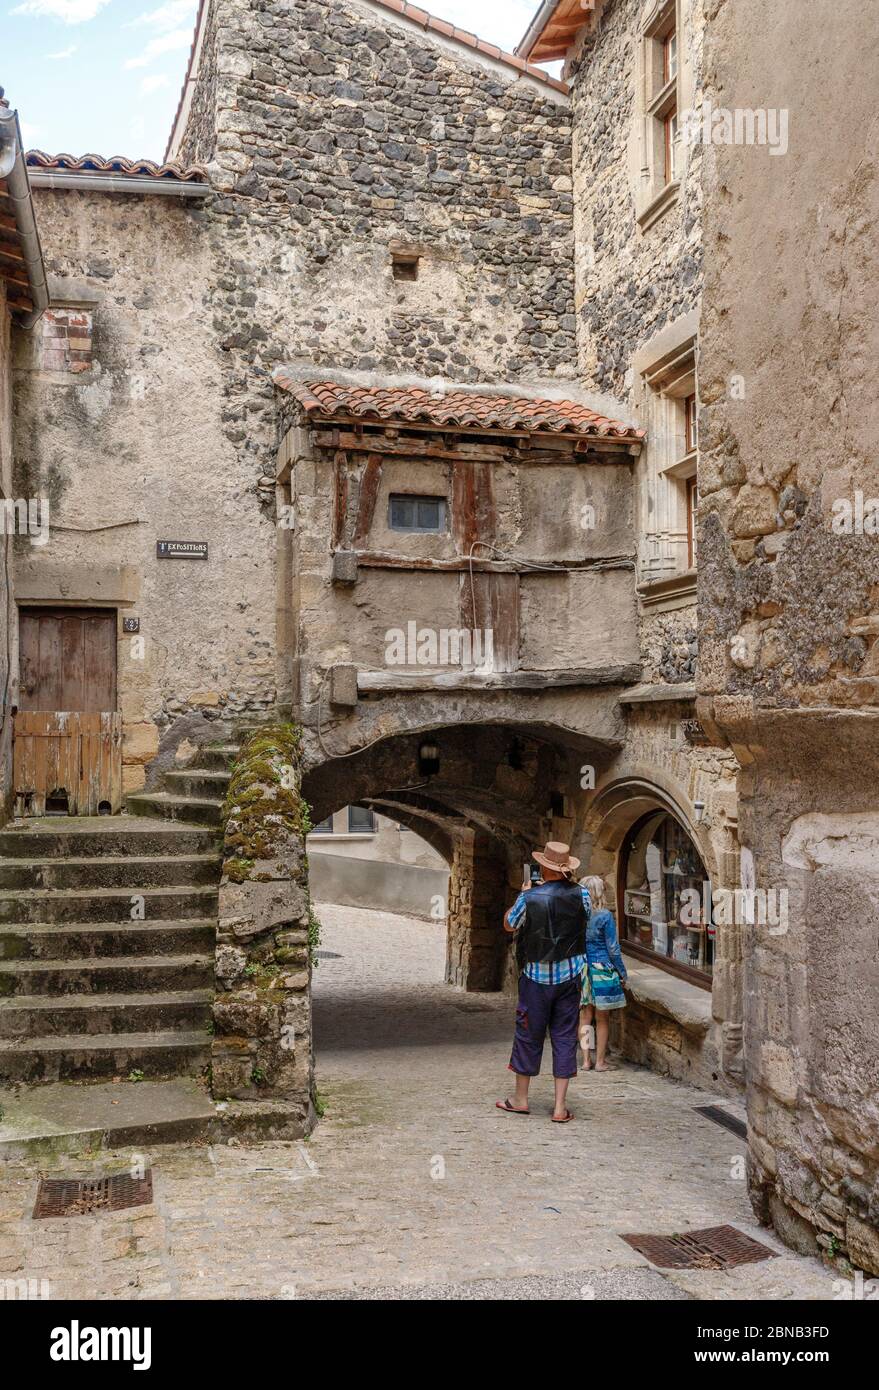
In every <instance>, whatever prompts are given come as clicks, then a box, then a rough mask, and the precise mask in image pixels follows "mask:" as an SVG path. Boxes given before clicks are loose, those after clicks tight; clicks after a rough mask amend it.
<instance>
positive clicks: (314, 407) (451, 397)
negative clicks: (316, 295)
mask: <svg viewBox="0 0 879 1390" xmlns="http://www.w3.org/2000/svg"><path fill="white" fill-rule="evenodd" d="M274 380H275V383H276V384H277V385H278V386H280V387H282V388H283V389H284V390H286V391H289V392H290V393H291V394H292V395H293V396H295V397H296V399H297V400H298V401H299V403H300V405H302V407H303V409H304V410H305V411H306V413H307V414H308V415H309V416H311V417H313V418H315V419H322V420H339V419H349V420H350V419H355V420H379V421H388V422H394V423H399V424H410V425H418V424H425V425H432V426H434V427H437V428H451V429H478V430H515V431H516V432H517V433H518V432H521V431H526V432H528V433H537V434H574V435H578V436H581V437H584V438H588V437H590V436H592V437H594V436H596V435H600V436H602V437H604V438H611V439H628V440H632V441H642V440H643V439H644V438H645V437H646V431H645V430H638V429H635V428H634V427H633V426H631V425H625V424H623V423H622V422H621V421H619V420H611V419H609V418H608V416H606V415H598V414H596V412H595V411H594V410H589V409H588V407H587V406H585V405H580V404H578V402H576V401H549V400H533V399H530V398H528V397H524V396H498V395H490V394H487V393H486V394H485V395H482V394H481V393H479V392H475V391H461V390H457V391H456V390H450V391H446V392H444V393H442V394H439V393H437V394H434V393H433V392H431V391H425V390H424V389H423V388H421V387H415V386H399V387H380V386H343V385H340V384H339V383H338V382H334V381H300V380H298V379H295V378H293V377H291V376H289V375H288V373H287V372H286V371H285V370H284V368H278V369H277V370H276V371H275V372H274Z"/></svg>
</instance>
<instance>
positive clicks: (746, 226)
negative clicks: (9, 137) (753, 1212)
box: [699, 0, 879, 1274]
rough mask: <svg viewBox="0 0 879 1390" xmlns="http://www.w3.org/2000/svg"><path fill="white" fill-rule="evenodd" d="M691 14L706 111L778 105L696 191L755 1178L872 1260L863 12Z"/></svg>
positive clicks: (716, 668)
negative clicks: (746, 902)
mask: <svg viewBox="0 0 879 1390" xmlns="http://www.w3.org/2000/svg"><path fill="white" fill-rule="evenodd" d="M709 9H710V16H711V27H710V31H709V59H708V70H709V71H710V73H711V77H712V82H713V90H712V98H713V101H714V103H715V105H717V106H719V107H728V108H732V107H734V106H736V105H742V106H747V107H749V108H761V107H762V108H771V109H776V110H783V111H786V112H787V113H788V121H789V142H790V143H789V152H788V153H787V154H786V155H785V156H784V157H783V158H782V157H778V156H776V157H773V156H771V155H770V154H769V152H768V151H767V149H766V148H765V147H764V148H759V147H754V148H749V147H742V146H735V145H732V146H722V147H717V148H713V149H711V150H710V151H708V154H709V155H710V166H709V168H710V177H709V178H708V179H707V180H706V211H707V219H706V252H707V262H706V263H707V265H708V267H709V271H708V277H707V282H706V297H705V309H704V312H703V344H702V358H701V363H700V385H701V396H702V404H703V419H704V423H705V433H704V435H703V453H702V467H701V470H700V472H701V483H702V487H701V491H702V505H701V518H700V627H701V655H700V668H699V683H700V690H701V693H702V700H701V709H702V713H703V722H704V723H705V724H706V727H710V728H712V730H713V733H714V736H716V738H717V739H718V740H721V739H726V740H727V742H728V743H729V744H730V745H731V746H732V747H734V748H735V749H736V750H737V752H738V754H739V757H740V760H741V762H742V765H743V768H742V774H741V777H740V794H741V836H742V841H743V844H744V845H745V847H746V849H745V851H743V853H745V854H746V855H747V856H749V857H750V859H751V860H752V863H753V876H754V879H755V882H756V884H757V886H758V887H760V888H762V889H765V890H767V891H768V890H771V889H772V890H776V891H777V892H778V893H785V894H786V895H787V896H788V899H789V911H788V920H787V922H786V924H785V925H784V927H783V929H773V928H772V927H771V926H769V925H767V923H765V922H761V921H759V920H758V921H757V922H756V923H755V925H754V927H753V929H752V930H750V931H748V932H747V933H746V935H745V971H746V995H745V997H746V1015H745V1039H746V1058H747V1067H748V1075H749V1102H748V1103H749V1118H750V1125H751V1135H752V1170H751V1183H752V1193H753V1199H754V1203H755V1207H756V1209H757V1210H758V1211H759V1213H760V1214H761V1216H763V1217H764V1218H771V1219H772V1220H773V1221H774V1223H775V1225H776V1227H777V1229H778V1230H779V1231H780V1233H781V1234H782V1235H784V1236H785V1238H786V1239H788V1240H789V1241H791V1243H793V1244H796V1245H797V1246H799V1247H800V1248H802V1249H815V1248H816V1240H817V1242H818V1244H820V1245H821V1246H823V1247H824V1248H825V1249H826V1250H837V1251H838V1250H844V1251H847V1253H848V1257H849V1259H850V1260H851V1262H852V1263H853V1264H855V1265H857V1266H860V1267H861V1268H863V1269H865V1270H868V1271H870V1272H871V1273H874V1274H875V1273H877V1272H879V1146H877V1135H879V1110H877V1100H876V1098H877V1095H879V1071H877V1067H879V1034H877V1023H876V1020H877V1018H879V973H877V958H876V911H877V903H879V833H877V817H879V797H877V770H879V764H877V756H876V749H877V746H879V721H877V715H876V705H877V679H879V675H877V673H879V665H877V657H879V646H877V635H879V609H877V595H879V550H877V544H879V542H877V538H876V534H875V530H874V528H873V525H872V524H867V522H866V520H865V513H868V512H869V510H870V508H869V507H868V505H867V504H868V502H869V499H871V498H879V468H877V457H879V454H877V442H879V416H877V409H876V389H875V370H874V364H875V361H876V357H877V349H879V328H877V323H879V317H877V314H876V312H875V301H876V283H877V268H879V241H877V237H876V226H877V222H879V184H877V180H876V176H875V169H876V161H877V156H879V145H877V127H876V122H875V112H874V110H873V102H872V95H871V91H870V83H869V82H868V81H866V80H860V76H859V75H861V74H864V76H865V75H866V74H865V62H864V55H865V54H868V53H873V52H875V51H876V46H877V43H879V13H877V11H876V10H875V8H874V7H867V8H865V7H864V6H863V5H861V4H859V3H857V0H842V3H841V4H839V5H838V6H837V7H836V9H835V11H834V22H833V44H832V45H830V46H828V44H827V42H826V39H827V34H826V30H825V26H824V23H823V17H822V16H820V15H819V14H818V13H817V12H816V11H814V10H810V9H808V8H804V7H802V6H797V7H791V6H787V7H779V8H777V9H776V11H775V12H774V15H773V41H772V43H771V44H755V43H754V42H753V35H754V33H755V32H756V31H757V26H758V25H760V24H762V23H764V22H765V12H764V9H763V7H762V6H761V5H759V4H758V3H756V0H741V2H740V3H738V4H736V5H730V4H726V5H723V4H720V3H717V2H716V0H715V2H714V3H712V5H711V6H710V7H709ZM819 50H820V51H821V52H822V54H823V57H824V61H823V65H822V77H821V81H820V83H812V82H808V81H804V78H803V74H804V72H806V71H807V70H808V65H809V64H810V63H811V62H812V61H813V58H814V54H815V52H816V51H819ZM779 52H783V53H784V54H785V55H786V56H785V62H784V64H783V65H781V66H779V64H778V61H777V55H778V53H779ZM859 498H860V501H859ZM875 508H879V502H876V503H875V504H874V509H875ZM877 529H879V528H877Z"/></svg>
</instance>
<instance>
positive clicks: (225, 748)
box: [182, 743, 241, 772]
mask: <svg viewBox="0 0 879 1390" xmlns="http://www.w3.org/2000/svg"><path fill="white" fill-rule="evenodd" d="M240 752H241V748H240V746H239V745H238V744H237V743H216V744H213V745H211V744H204V745H203V746H202V747H201V748H199V750H198V762H199V765H200V766H201V767H205V768H209V769H219V770H220V771H224V772H229V770H230V769H231V767H232V764H233V763H234V761H235V759H236V758H237V757H238V754H239V753H240ZM182 770H183V771H187V769H185V768H184V769H182Z"/></svg>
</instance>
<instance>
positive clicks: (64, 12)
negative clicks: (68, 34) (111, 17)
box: [12, 0, 110, 24]
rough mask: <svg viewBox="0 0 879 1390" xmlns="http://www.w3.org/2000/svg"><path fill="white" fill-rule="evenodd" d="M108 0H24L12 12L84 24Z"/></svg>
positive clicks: (106, 3) (66, 22)
mask: <svg viewBox="0 0 879 1390" xmlns="http://www.w3.org/2000/svg"><path fill="white" fill-rule="evenodd" d="M109 3H110V0H24V4H23V5H18V6H17V7H16V8H15V9H14V10H13V11H12V13H13V14H32V15H35V16H36V17H37V18H38V19H60V20H62V21H63V22H64V23H65V24H84V23H85V21H86V20H87V19H94V17H95V15H96V14H98V13H99V12H100V11H101V10H102V9H103V8H104V6H105V5H109Z"/></svg>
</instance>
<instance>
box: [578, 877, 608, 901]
mask: <svg viewBox="0 0 879 1390" xmlns="http://www.w3.org/2000/svg"><path fill="white" fill-rule="evenodd" d="M580 887H581V888H588V889H589V896H590V898H591V899H592V906H593V907H594V908H599V907H604V906H605V899H606V897H607V889H606V888H605V886H604V879H603V878H600V877H599V876H598V874H590V875H589V876H588V877H587V878H581V879H580Z"/></svg>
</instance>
